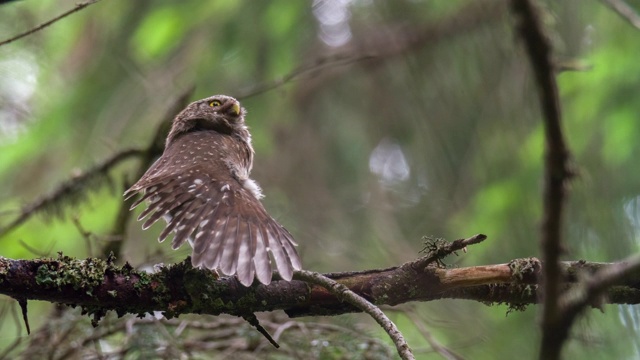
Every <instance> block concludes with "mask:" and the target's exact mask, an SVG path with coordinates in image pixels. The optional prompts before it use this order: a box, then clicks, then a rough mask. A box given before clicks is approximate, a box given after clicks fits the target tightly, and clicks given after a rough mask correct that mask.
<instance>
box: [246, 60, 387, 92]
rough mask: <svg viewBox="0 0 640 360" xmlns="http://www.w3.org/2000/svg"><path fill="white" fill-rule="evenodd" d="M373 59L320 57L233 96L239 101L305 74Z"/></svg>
mask: <svg viewBox="0 0 640 360" xmlns="http://www.w3.org/2000/svg"><path fill="white" fill-rule="evenodd" d="M373 58H375V56H373V55H367V54H350V53H346V54H335V55H330V56H325V57H320V58H318V59H316V60H315V61H314V62H313V63H312V64H310V65H301V66H299V67H297V68H296V69H294V70H292V71H291V72H289V73H288V74H286V75H284V76H282V77H280V78H277V79H273V80H271V81H268V82H265V83H262V84H257V85H254V86H252V87H251V88H250V89H248V90H245V91H240V92H238V93H237V94H235V95H234V96H235V97H236V98H238V99H239V100H243V99H247V98H250V97H253V96H256V95H260V94H262V93H265V92H267V91H269V90H273V89H275V88H278V87H280V86H282V85H285V84H287V83H288V82H290V81H292V80H295V79H296V78H298V77H300V76H302V75H305V74H309V73H314V72H317V71H320V70H322V69H324V68H328V67H333V66H344V65H349V64H352V63H355V62H360V61H364V60H371V59H373Z"/></svg>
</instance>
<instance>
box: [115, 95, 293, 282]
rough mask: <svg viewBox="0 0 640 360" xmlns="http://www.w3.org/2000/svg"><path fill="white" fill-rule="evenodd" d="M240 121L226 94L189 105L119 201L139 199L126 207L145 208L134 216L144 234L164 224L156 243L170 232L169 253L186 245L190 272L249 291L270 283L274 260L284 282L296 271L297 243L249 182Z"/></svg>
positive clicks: (245, 133)
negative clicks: (214, 273) (231, 279)
mask: <svg viewBox="0 0 640 360" xmlns="http://www.w3.org/2000/svg"><path fill="white" fill-rule="evenodd" d="M245 114H246V111H245V109H244V108H242V107H241V106H240V103H239V102H238V101H237V100H236V99H234V98H232V97H230V96H225V95H215V96H211V97H208V98H206V99H202V100H198V101H195V102H193V103H191V104H189V105H188V106H187V107H186V108H185V109H184V110H182V111H181V112H180V113H179V114H178V115H177V116H176V117H175V119H174V120H173V123H172V126H171V130H170V132H169V135H168V137H167V141H166V145H165V149H164V152H163V154H162V156H161V157H160V158H159V159H158V160H157V161H156V162H155V163H154V164H153V165H152V166H151V167H150V168H149V169H148V170H147V172H146V173H145V174H144V175H143V176H142V178H140V180H138V182H136V183H135V184H134V185H133V186H131V188H129V189H128V190H127V191H126V192H125V193H124V195H125V197H126V199H129V198H131V197H133V196H134V195H136V194H138V193H140V194H142V196H141V197H140V198H139V199H138V200H136V201H135V202H134V203H133V205H132V206H131V209H134V208H135V207H137V206H138V205H140V204H142V203H146V204H147V208H146V209H145V210H144V211H142V213H141V214H140V216H139V217H138V220H143V219H145V218H147V217H148V218H147V219H146V220H145V222H144V223H143V225H142V228H143V229H147V228H149V227H150V226H151V225H152V224H154V223H155V222H156V221H158V220H159V219H160V218H164V219H165V220H166V222H167V225H166V227H165V228H164V230H163V231H162V232H161V233H160V236H159V238H158V240H159V241H160V242H162V241H164V240H165V239H166V238H167V237H168V236H169V235H170V234H171V233H174V236H173V241H172V247H173V249H178V248H179V247H180V246H181V245H182V244H183V243H184V242H185V241H188V242H189V244H190V245H191V247H192V255H191V261H192V263H193V265H194V266H196V267H204V268H207V269H212V270H219V271H221V272H222V273H223V274H225V275H228V276H233V275H235V276H237V278H238V280H239V281H240V283H241V284H243V285H244V286H250V285H251V284H252V283H253V281H254V278H256V279H258V281H259V282H261V283H262V284H269V283H270V282H271V277H272V270H273V266H272V262H271V259H273V261H274V262H275V268H276V269H277V270H278V272H279V274H280V276H281V277H282V278H283V279H284V280H287V281H290V280H291V278H292V276H293V271H294V270H299V269H301V262H300V257H299V256H298V253H297V252H296V249H295V246H297V244H296V243H295V242H294V240H293V237H292V236H291V234H290V233H289V232H288V231H287V230H286V229H285V228H284V227H283V226H282V225H280V224H279V223H278V222H276V221H275V220H274V219H273V218H272V217H271V216H269V214H268V213H267V212H266V210H265V209H264V207H263V206H262V203H261V202H260V199H262V197H263V195H262V190H261V189H260V187H259V186H258V184H257V183H256V182H255V181H253V180H252V179H250V178H249V174H250V172H251V168H252V166H253V155H254V151H253V147H252V146H251V134H250V133H249V130H248V128H247V126H246V125H245V121H244V117H245ZM270 254H271V255H270Z"/></svg>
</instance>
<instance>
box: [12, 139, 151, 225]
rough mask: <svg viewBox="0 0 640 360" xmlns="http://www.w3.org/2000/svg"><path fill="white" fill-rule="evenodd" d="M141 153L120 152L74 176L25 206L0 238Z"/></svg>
mask: <svg viewBox="0 0 640 360" xmlns="http://www.w3.org/2000/svg"><path fill="white" fill-rule="evenodd" d="M142 153H143V152H142V150H139V149H128V150H124V151H121V152H119V153H117V154H114V155H113V156H111V157H110V158H108V159H107V160H105V161H104V162H103V163H102V164H100V165H97V166H95V167H93V168H91V169H89V170H87V171H86V172H84V173H82V174H80V175H78V176H74V177H73V178H72V179H70V180H67V181H66V182H65V183H63V184H62V185H60V186H59V187H58V188H57V189H56V190H54V191H53V192H52V193H50V194H48V195H45V196H43V197H42V198H40V199H38V200H37V201H35V202H33V203H31V204H29V205H26V206H25V207H24V208H23V209H22V211H21V213H20V215H19V216H18V217H17V218H16V219H14V220H13V221H12V222H11V223H9V224H8V225H6V226H5V227H3V228H0V237H2V236H3V235H5V234H7V233H8V232H10V231H11V230H13V229H15V228H16V227H18V226H19V225H21V224H22V223H24V222H25V221H27V220H28V219H29V218H30V217H31V216H33V215H34V214H36V213H38V212H40V211H42V210H45V209H47V208H50V207H51V206H55V205H56V204H57V203H58V202H59V201H61V200H64V199H67V198H70V197H72V195H74V194H77V192H78V191H81V192H82V191H85V189H84V187H85V186H86V184H87V183H89V182H91V180H93V179H95V178H97V177H98V176H100V175H103V174H106V173H107V172H108V171H109V170H110V169H111V168H112V167H114V166H116V165H117V164H119V163H120V162H121V161H124V160H126V159H128V158H130V157H132V156H139V155H141V154H142Z"/></svg>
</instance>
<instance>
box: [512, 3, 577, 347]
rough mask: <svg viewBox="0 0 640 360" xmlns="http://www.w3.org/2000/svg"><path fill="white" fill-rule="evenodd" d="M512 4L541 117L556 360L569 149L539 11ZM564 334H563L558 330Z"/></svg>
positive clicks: (547, 343)
mask: <svg viewBox="0 0 640 360" xmlns="http://www.w3.org/2000/svg"><path fill="white" fill-rule="evenodd" d="M512 8H513V11H514V13H515V14H516V16H517V17H518V18H519V22H520V23H519V26H518V31H519V32H520V36H521V37H522V38H523V40H524V44H525V47H526V50H527V54H528V55H529V59H530V61H531V66H532V68H533V71H534V74H535V78H536V81H537V87H538V95H539V98H540V106H541V108H542V113H543V115H544V122H543V123H544V130H545V173H544V190H543V219H542V231H541V247H542V254H543V256H542V260H543V262H544V267H543V282H544V285H543V293H544V299H543V310H542V344H541V349H540V358H541V359H557V358H558V357H559V356H560V351H561V349H562V344H563V342H564V341H565V339H566V334H567V333H568V329H564V330H563V329H560V328H559V327H558V326H557V324H556V321H557V320H558V318H559V315H560V314H559V308H558V299H559V296H560V274H561V272H560V265H559V263H558V261H559V257H560V254H561V253H562V245H561V231H562V213H563V207H564V201H565V182H566V181H567V180H568V179H569V178H570V177H571V173H570V171H569V170H568V160H569V151H568V149H567V146H566V144H565V140H564V135H563V133H562V128H561V111H560V99H559V95H558V85H557V83H556V79H555V74H554V66H553V61H552V54H551V52H552V49H551V44H550V42H549V39H548V38H547V36H546V35H545V33H544V30H543V25H542V21H541V20H540V14H539V10H538V9H537V8H536V6H535V5H534V4H533V3H532V1H529V0H512ZM563 332H564V333H565V336H562V335H561V334H562V333H563Z"/></svg>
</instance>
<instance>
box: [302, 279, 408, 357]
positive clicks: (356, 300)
mask: <svg viewBox="0 0 640 360" xmlns="http://www.w3.org/2000/svg"><path fill="white" fill-rule="evenodd" d="M294 278H295V279H297V280H302V281H306V282H308V283H311V284H316V285H320V286H322V287H324V288H325V289H327V290H328V291H329V292H331V293H332V294H333V295H335V296H336V297H337V298H338V299H341V300H343V301H347V302H349V303H350V304H352V305H354V306H355V307H357V308H358V309H360V310H362V311H364V312H366V313H367V314H369V315H371V317H373V318H374V320H375V321H376V322H377V323H378V324H380V326H382V328H383V329H384V331H386V332H387V334H389V337H390V338H391V340H392V341H393V343H394V344H395V346H396V350H397V351H398V355H400V357H401V358H402V359H404V360H407V359H415V357H414V356H413V353H412V352H411V348H410V347H409V345H408V344H407V341H406V340H405V339H404V336H402V333H401V332H400V331H399V330H398V328H397V327H396V325H395V324H394V323H393V322H392V321H391V320H389V318H388V317H387V316H386V315H385V314H384V313H383V312H382V310H380V308H378V307H377V306H375V305H373V304H372V303H370V302H369V301H367V300H366V299H365V298H363V297H362V296H360V295H358V294H356V293H354V292H353V291H351V290H349V288H347V287H346V286H345V285H342V284H340V283H337V282H335V281H334V280H331V279H329V278H328V277H326V276H324V275H322V274H319V273H315V272H312V271H306V270H299V271H296V272H295V273H294Z"/></svg>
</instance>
